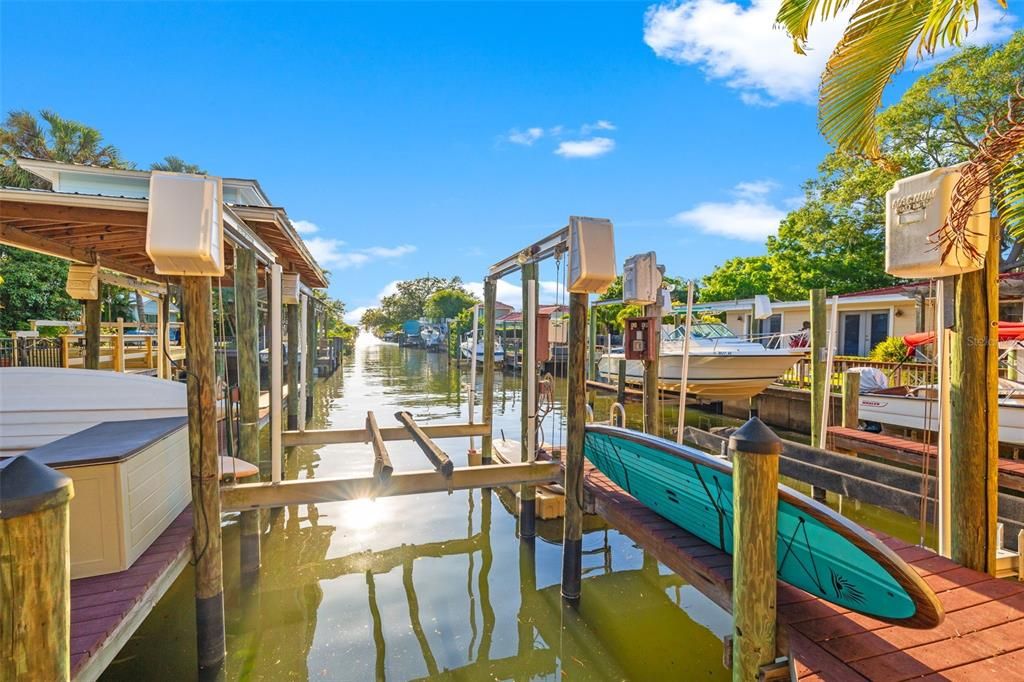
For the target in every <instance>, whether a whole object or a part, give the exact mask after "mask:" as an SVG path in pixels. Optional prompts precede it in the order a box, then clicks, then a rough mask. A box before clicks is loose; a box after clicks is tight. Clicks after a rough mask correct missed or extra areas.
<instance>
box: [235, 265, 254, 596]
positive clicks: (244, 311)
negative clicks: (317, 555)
mask: <svg viewBox="0 0 1024 682" xmlns="http://www.w3.org/2000/svg"><path fill="white" fill-rule="evenodd" d="M234 278H235V318H236V319H235V328H236V330H237V332H236V334H235V336H236V345H237V347H238V402H239V406H238V412H239V421H240V426H239V431H238V449H239V457H240V458H241V459H244V460H245V461H247V462H250V463H252V464H255V465H256V466H259V464H260V452H259V451H260V427H259V419H260V364H259V343H258V340H257V338H256V336H257V333H256V332H257V330H256V325H257V324H258V313H257V310H256V298H257V296H256V254H255V253H253V251H252V250H251V249H243V248H241V247H238V248H236V249H235V269H234ZM259 514H260V513H259V512H258V511H244V512H242V513H241V515H240V518H239V531H240V538H239V551H240V555H241V556H240V560H241V582H242V587H243V588H244V589H249V588H252V587H253V586H254V585H255V584H256V581H257V580H258V578H259V572H260V519H259Z"/></svg>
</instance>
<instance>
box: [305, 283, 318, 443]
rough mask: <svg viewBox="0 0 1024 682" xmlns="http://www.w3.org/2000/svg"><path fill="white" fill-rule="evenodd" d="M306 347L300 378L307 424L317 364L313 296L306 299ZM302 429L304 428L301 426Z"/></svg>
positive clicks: (311, 409) (315, 309)
mask: <svg viewBox="0 0 1024 682" xmlns="http://www.w3.org/2000/svg"><path fill="white" fill-rule="evenodd" d="M306 308H307V310H306V347H305V348H304V349H303V351H304V357H305V358H306V363H305V365H306V375H305V376H304V377H303V378H302V381H303V386H305V387H306V390H305V395H306V404H305V406H304V409H305V418H306V421H307V422H308V421H309V420H311V419H312V418H313V377H314V376H315V375H316V362H317V355H318V353H317V312H318V311H317V308H318V304H317V300H316V298H314V297H313V296H309V297H307V298H306ZM302 428H306V425H305V424H303V425H302Z"/></svg>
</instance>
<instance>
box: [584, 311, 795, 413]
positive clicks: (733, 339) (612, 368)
mask: <svg viewBox="0 0 1024 682" xmlns="http://www.w3.org/2000/svg"><path fill="white" fill-rule="evenodd" d="M685 333H686V332H685V327H684V326H682V325H681V326H679V327H677V328H675V329H674V330H672V331H671V332H668V333H664V332H663V336H662V341H661V355H660V361H659V365H658V383H659V384H660V385H661V386H662V387H663V388H668V389H673V390H678V389H679V384H680V382H681V377H682V368H683V340H684V339H683V337H684V335H685ZM805 354H806V351H804V350H801V349H790V348H780V349H769V348H765V347H764V346H763V345H761V344H760V343H756V342H753V341H747V340H745V339H742V338H740V337H738V336H736V335H735V334H734V333H733V332H732V330H731V329H729V328H728V327H727V326H725V325H724V324H721V323H717V322H699V323H696V324H694V325H692V330H691V332H690V364H689V374H688V376H687V382H686V384H687V386H686V392H687V393H689V394H690V395H694V396H697V397H699V398H704V399H707V400H732V399H740V398H749V397H751V396H754V395H757V394H758V393H760V392H761V391H763V390H764V389H766V388H767V387H768V386H769V385H770V384H772V383H773V382H775V381H776V380H777V379H778V378H779V377H781V376H782V375H783V374H785V373H786V372H787V371H788V370H789V369H790V368H791V367H793V365H795V364H796V363H797V361H798V360H800V358H802V357H804V355H805ZM624 357H625V355H624V354H623V353H606V354H604V355H602V356H601V359H600V360H599V362H598V373H599V374H600V376H601V377H602V378H603V379H604V380H605V381H611V382H615V381H618V375H619V372H618V368H619V361H620V360H622V359H623V358H624ZM643 376H644V368H643V363H642V362H641V361H640V360H627V361H626V381H627V382H628V383H634V384H635V383H642V382H643Z"/></svg>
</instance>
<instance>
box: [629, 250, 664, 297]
mask: <svg viewBox="0 0 1024 682" xmlns="http://www.w3.org/2000/svg"><path fill="white" fill-rule="evenodd" d="M661 281H662V275H661V271H660V270H658V256H657V255H656V254H655V253H654V251H648V252H647V253H638V254H636V255H635V256H630V257H629V258H627V259H626V262H625V264H624V265H623V266H622V300H623V302H624V303H626V304H628V305H650V304H652V303H656V302H657V301H658V289H659V288H660V287H661Z"/></svg>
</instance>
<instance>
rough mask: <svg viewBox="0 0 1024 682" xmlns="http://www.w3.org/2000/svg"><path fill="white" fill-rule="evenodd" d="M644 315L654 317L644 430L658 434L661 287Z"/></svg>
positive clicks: (646, 371) (647, 364) (646, 366)
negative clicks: (656, 301)
mask: <svg viewBox="0 0 1024 682" xmlns="http://www.w3.org/2000/svg"><path fill="white" fill-rule="evenodd" d="M644 315H646V316H647V317H652V318H654V359H653V360H647V361H644V432H645V433H649V434H651V435H654V436H657V435H659V434H660V433H661V424H660V421H661V414H660V410H659V409H658V408H659V407H660V405H659V404H658V372H659V368H660V367H661V289H658V303H652V304H651V305H648V306H645V307H644Z"/></svg>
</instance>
